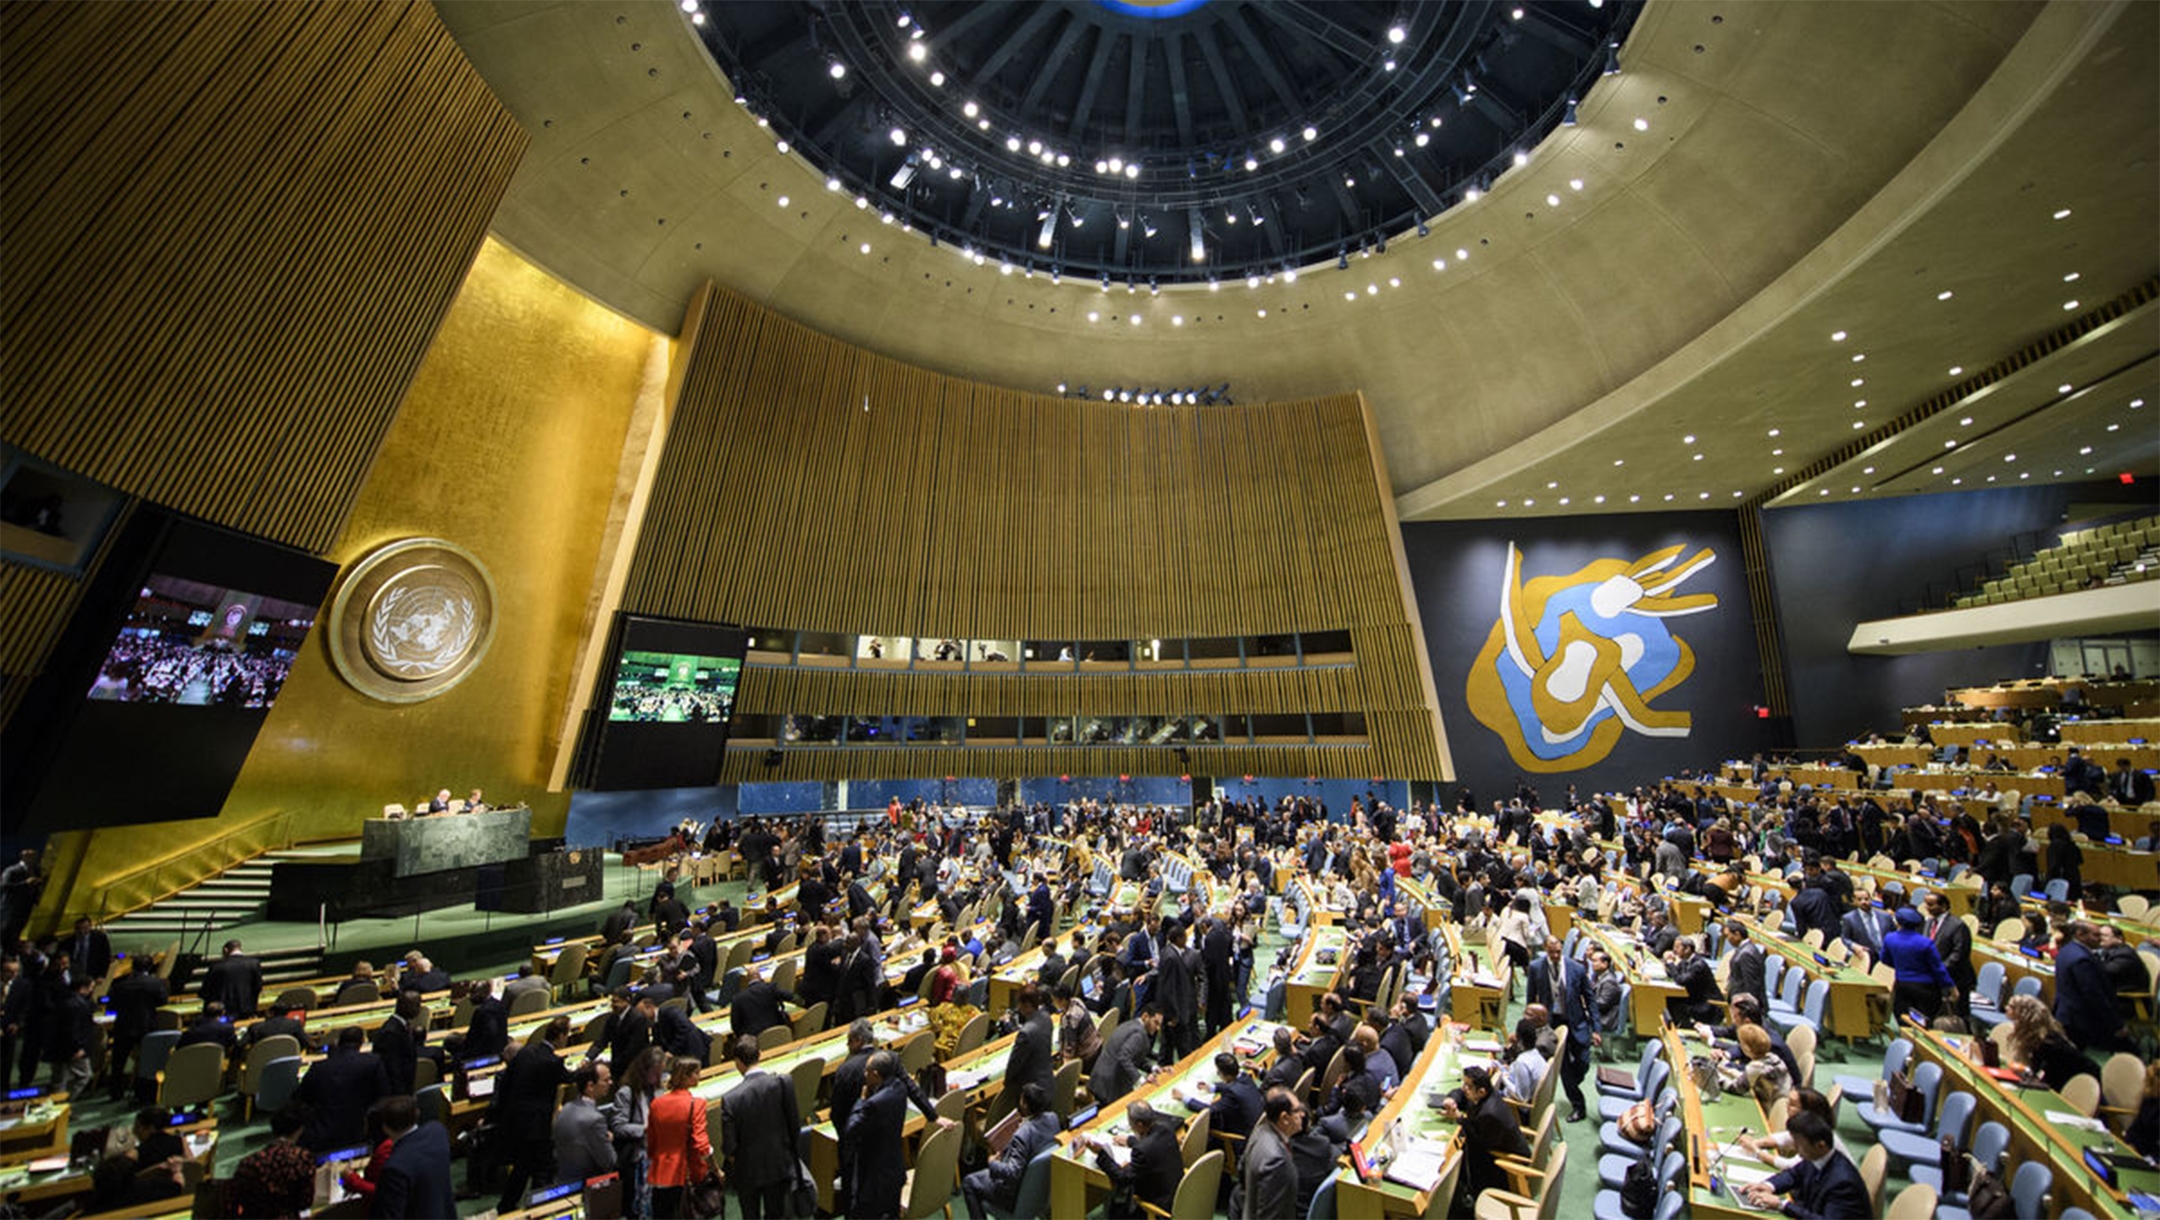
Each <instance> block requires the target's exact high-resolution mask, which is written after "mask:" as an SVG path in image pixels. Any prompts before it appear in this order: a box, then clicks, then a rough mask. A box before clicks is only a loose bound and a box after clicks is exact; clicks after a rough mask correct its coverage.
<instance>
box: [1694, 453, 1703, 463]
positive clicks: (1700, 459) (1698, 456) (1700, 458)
mask: <svg viewBox="0 0 2160 1220" xmlns="http://www.w3.org/2000/svg"><path fill="white" fill-rule="evenodd" d="M1695 460H1696V461H1698V462H1700V461H1702V454H1700V453H1698V454H1696V455H1695Z"/></svg>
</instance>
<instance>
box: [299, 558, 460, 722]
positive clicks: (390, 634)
mask: <svg viewBox="0 0 2160 1220" xmlns="http://www.w3.org/2000/svg"><path fill="white" fill-rule="evenodd" d="M494 627H495V586H494V583H493V582H492V581H490V580H489V579H488V574H487V569H486V568H483V567H481V566H480V561H479V560H478V559H476V558H474V557H473V556H472V554H471V553H470V552H468V551H466V550H465V549H464V548H463V547H460V546H457V545H455V544H453V543H449V542H445V541H443V540H442V539H440V538H407V539H404V540H403V541H400V542H392V543H389V544H387V545H385V546H381V547H378V548H376V549H375V550H373V551H370V552H369V553H368V554H366V555H364V556H362V557H361V559H360V561H359V562H358V563H355V564H354V565H353V566H352V568H351V570H350V571H348V572H347V573H346V574H345V579H344V580H343V581H342V582H341V583H340V584H339V586H338V591H337V597H336V599H335V600H334V601H332V602H331V605H330V662H331V664H332V665H333V666H335V667H336V669H337V671H338V674H339V676H341V677H343V678H344V679H345V680H346V681H347V682H349V683H351V684H352V686H353V688H354V689H355V690H358V691H359V692H360V693H361V694H364V695H367V696H369V697H371V698H375V699H380V700H382V701H383V702H385V703H418V702H419V701H421V700H422V699H432V698H434V697H435V696H436V695H439V694H441V693H443V692H444V691H446V690H449V689H450V688H451V687H453V686H456V685H457V684H458V683H459V682H461V681H463V680H464V678H465V675H467V674H469V673H471V672H472V671H473V668H474V667H475V666H477V665H479V664H480V659H481V658H482V657H484V656H486V655H487V647H488V640H489V638H490V637H491V636H492V635H493V633H494Z"/></svg>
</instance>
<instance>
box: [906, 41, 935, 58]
mask: <svg viewBox="0 0 2160 1220" xmlns="http://www.w3.org/2000/svg"><path fill="white" fill-rule="evenodd" d="M907 57H908V58H909V59H911V60H913V61H914V62H916V63H921V62H922V61H924V60H926V59H928V58H930V48H928V47H926V46H924V45H923V44H921V43H919V42H911V43H909V44H908V49H907Z"/></svg>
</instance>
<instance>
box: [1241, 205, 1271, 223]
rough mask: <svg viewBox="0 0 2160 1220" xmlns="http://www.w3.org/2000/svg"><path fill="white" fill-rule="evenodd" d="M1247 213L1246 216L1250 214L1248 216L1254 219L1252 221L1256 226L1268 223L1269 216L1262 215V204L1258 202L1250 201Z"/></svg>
mask: <svg viewBox="0 0 2160 1220" xmlns="http://www.w3.org/2000/svg"><path fill="white" fill-rule="evenodd" d="M1245 215H1246V216H1248V217H1250V218H1251V219H1252V222H1253V224H1254V226H1255V227H1257V226H1260V225H1264V224H1266V223H1267V217H1265V216H1262V215H1261V214H1260V205H1258V204H1254V203H1248V204H1246V205H1245Z"/></svg>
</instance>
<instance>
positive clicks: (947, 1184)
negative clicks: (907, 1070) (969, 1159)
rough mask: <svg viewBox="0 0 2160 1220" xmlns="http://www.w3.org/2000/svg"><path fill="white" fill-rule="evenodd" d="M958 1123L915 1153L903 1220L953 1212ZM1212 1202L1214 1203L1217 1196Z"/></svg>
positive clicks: (941, 1130)
mask: <svg viewBox="0 0 2160 1220" xmlns="http://www.w3.org/2000/svg"><path fill="white" fill-rule="evenodd" d="M960 1131H961V1128H959V1127H958V1126H952V1127H938V1128H936V1129H935V1130H933V1131H931V1132H930V1134H929V1135H928V1136H927V1137H925V1138H924V1139H923V1142H922V1147H921V1148H920V1149H919V1150H918V1151H917V1152H916V1153H915V1168H914V1169H912V1170H910V1171H908V1175H907V1183H906V1192H905V1194H904V1196H903V1197H904V1199H905V1202H904V1203H902V1204H901V1208H900V1217H901V1220H924V1218H925V1217H927V1216H929V1215H930V1214H931V1213H933V1212H936V1213H942V1214H943V1215H945V1216H948V1217H950V1216H951V1215H952V1194H953V1187H954V1186H955V1185H956V1184H957V1183H958V1175H959V1172H960ZM1208 1201H1209V1203H1210V1204H1212V1203H1213V1202H1214V1199H1213V1196H1210V1197H1209V1200H1208Z"/></svg>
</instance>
